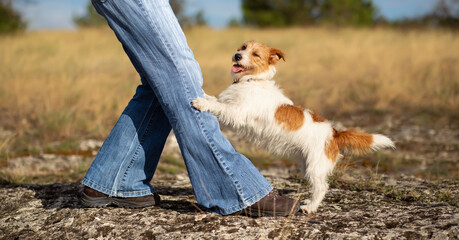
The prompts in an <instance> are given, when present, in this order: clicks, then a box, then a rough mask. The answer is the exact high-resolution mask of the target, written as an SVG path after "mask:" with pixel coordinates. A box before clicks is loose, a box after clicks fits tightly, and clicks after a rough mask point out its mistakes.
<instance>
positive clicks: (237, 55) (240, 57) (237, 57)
mask: <svg viewBox="0 0 459 240" xmlns="http://www.w3.org/2000/svg"><path fill="white" fill-rule="evenodd" d="M241 59H242V55H241V54H240V53H236V54H234V60H235V61H236V62H237V61H239V60H241Z"/></svg>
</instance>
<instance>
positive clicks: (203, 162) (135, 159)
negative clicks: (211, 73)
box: [82, 0, 272, 215]
mask: <svg viewBox="0 0 459 240" xmlns="http://www.w3.org/2000/svg"><path fill="white" fill-rule="evenodd" d="M93 5H94V6H95V8H96V10H97V11H98V12H99V14H101V15H102V16H104V17H105V18H106V19H107V22H108V24H109V25H110V27H111V28H112V29H113V31H114V32H115V34H116V36H117V38H118V40H119V41H120V42H121V43H122V45H123V48H124V50H125V52H126V53H127V55H128V56H129V58H130V60H131V62H132V63H133V65H134V67H135V68H136V70H137V72H138V73H139V75H140V78H141V82H142V84H141V85H139V86H138V87H137V91H136V94H135V95H134V97H133V98H132V100H131V101H130V102H129V104H128V106H127V107H126V109H125V110H124V111H123V113H122V115H121V117H120V118H119V120H118V122H117V123H116V125H115V127H114V128H113V130H112V131H111V133H110V135H109V136H108V138H107V139H106V140H105V142H104V144H103V146H102V148H101V149H100V151H99V153H98V154H97V156H96V158H95V159H94V161H93V163H92V165H91V167H90V168H89V170H88V172H87V174H86V176H85V178H84V179H83V181H82V183H83V184H84V185H86V186H88V187H90V188H93V189H95V190H97V191H100V192H102V193H105V194H107V195H110V196H115V197H139V196H144V195H148V194H152V193H154V192H155V189H154V188H153V187H152V186H151V184H150V181H151V179H152V178H153V174H154V172H155V170H156V166H157V165H158V161H159V157H160V155H161V152H162V150H163V147H164V143H165V141H166V138H167V136H168V134H169V133H170V131H171V128H172V129H173V130H174V133H175V135H176V137H177V140H178V143H179V146H180V150H181V152H182V156H183V159H184V160H185V165H186V168H187V171H188V175H189V177H190V181H191V184H192V186H193V189H194V193H195V195H196V200H197V202H198V204H200V205H201V206H203V207H205V208H207V209H208V210H209V211H213V212H217V213H220V214H223V215H226V214H231V213H234V212H237V211H239V210H241V209H244V208H246V207H248V206H250V205H252V204H254V203H256V202H257V201H258V200H260V199H261V198H263V197H264V196H265V195H266V194H268V193H269V192H270V191H271V190H272V186H271V184H270V183H269V182H268V181H267V180H266V179H265V178H264V177H263V176H262V175H261V174H260V172H259V171H258V170H257V169H256V168H255V167H254V166H253V164H252V163H251V162H250V161H249V160H248V159H247V158H246V157H244V156H243V155H241V154H240V153H237V152H236V151H235V150H234V148H233V147H232V145H231V144H230V143H229V142H228V140H227V139H226V138H225V137H224V136H223V135H222V133H221V131H220V126H219V124H218V121H217V119H216V118H215V117H214V116H212V115H211V114H209V113H207V112H199V111H197V110H195V109H194V108H193V107H192V106H191V101H192V100H193V99H195V98H196V97H198V96H203V94H204V92H203V90H202V88H201V87H202V74H201V70H200V67H199V64H198V63H197V62H196V60H195V59H194V56H193V53H192V52H191V50H190V49H189V47H188V45H187V42H186V38H185V35H184V33H183V32H182V30H181V28H180V25H179V24H178V22H177V19H176V17H175V15H174V13H173V12H172V9H171V7H170V5H169V2H168V1H167V0H136V1H133V0H93ZM114 97H116V96H114Z"/></svg>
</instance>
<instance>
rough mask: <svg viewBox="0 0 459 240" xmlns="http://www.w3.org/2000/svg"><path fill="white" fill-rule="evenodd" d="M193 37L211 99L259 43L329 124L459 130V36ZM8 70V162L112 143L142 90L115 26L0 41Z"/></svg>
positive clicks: (288, 84) (2, 119)
mask: <svg viewBox="0 0 459 240" xmlns="http://www.w3.org/2000/svg"><path fill="white" fill-rule="evenodd" d="M186 34H187V37H188V43H189V45H190V47H191V48H192V50H193V51H194V54H195V57H196V58H197V60H198V61H199V63H200V65H201V67H202V71H203V76H204V89H205V90H206V91H207V92H208V93H210V94H218V93H219V92H220V91H221V90H223V89H224V88H226V87H227V86H228V85H229V84H230V83H231V81H232V80H231V78H230V74H229V70H230V66H231V55H232V54H233V53H234V50H235V49H236V48H237V47H238V46H239V45H240V44H241V43H242V42H244V41H247V40H259V41H262V42H266V43H268V44H269V45H271V46H273V47H276V48H279V49H281V50H282V51H283V52H284V53H285V54H286V62H280V63H279V64H278V74H277V75H276V77H275V79H276V80H278V82H279V84H280V85H281V86H282V87H283V88H284V89H285V93H286V94H287V95H289V96H290V97H291V98H292V99H293V100H294V101H295V102H296V103H297V104H300V105H303V106H304V107H307V108H311V109H315V110H316V111H318V112H320V113H322V114H323V115H325V116H326V117H327V118H331V119H339V118H340V116H344V115H348V114H353V113H361V112H367V113H374V114H392V115H395V116H397V115H407V114H408V115H412V116H419V122H420V123H421V124H429V125H433V126H434V125H443V124H449V125H454V127H455V128H457V126H458V125H457V124H458V123H457V119H458V117H459V77H458V76H459V40H458V34H457V33H454V32H448V31H440V30H435V31H434V30H425V31H396V30H389V29H359V30H355V29H325V28H292V29H270V30H255V29H227V30H212V29H207V28H195V29H191V30H189V31H187V33H186ZM0 69H1V70H0V111H1V114H0V159H6V158H10V157H12V156H17V155H23V154H33V153H36V152H40V151H47V150H54V151H56V150H62V151H65V150H69V149H72V148H73V147H74V145H75V144H76V142H78V140H81V139H87V138H99V139H103V138H104V137H106V136H107V134H108V133H109V131H110V129H111V128H112V126H113V124H114V123H115V121H116V120H117V118H118V116H119V115H120V113H121V112H122V110H123V108H124V106H125V105H126V104H127V102H128V101H129V99H130V98H131V97H132V95H133V94H134V91H135V87H136V85H137V84H139V77H138V75H137V74H136V72H135V70H134V68H133V67H132V66H131V64H130V62H129V59H128V58H127V57H126V55H125V54H124V52H123V50H122V48H121V46H120V44H119V43H118V42H117V40H116V38H115V36H114V35H113V33H112V32H111V31H110V30H109V29H102V30H101V29H86V30H80V31H49V32H47V31H41V32H30V33H26V34H22V35H15V36H3V37H0ZM0 165H1V164H0Z"/></svg>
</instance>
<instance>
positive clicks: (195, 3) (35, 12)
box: [14, 0, 438, 29]
mask: <svg viewBox="0 0 459 240" xmlns="http://www.w3.org/2000/svg"><path fill="white" fill-rule="evenodd" d="M185 1H186V2H187V12H188V13H196V12H197V11H198V10H201V9H202V10H203V11H204V16H205V18H206V20H207V22H208V23H209V25H210V26H212V27H216V28H221V27H225V26H226V24H227V23H228V21H229V20H230V19H231V18H240V17H241V10H240V2H241V1H240V0H185ZM437 1H438V0H373V2H374V3H375V5H376V6H377V7H378V8H379V10H380V13H381V15H383V16H384V17H386V18H388V19H390V20H393V19H399V18H404V17H413V16H417V15H421V14H424V13H426V12H429V11H430V10H431V9H432V8H433V6H434V5H435V4H436V2H437ZM87 2H88V0H34V1H33V3H24V1H18V0H16V1H14V6H15V8H16V9H18V10H19V11H20V12H21V13H23V15H24V17H25V19H26V20H27V21H28V23H29V29H74V28H75V26H74V25H73V22H72V17H73V16H75V15H81V14H84V12H85V6H86V4H87Z"/></svg>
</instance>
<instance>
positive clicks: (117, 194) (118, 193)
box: [81, 177, 156, 197]
mask: <svg viewBox="0 0 459 240" xmlns="http://www.w3.org/2000/svg"><path fill="white" fill-rule="evenodd" d="M81 184H83V185H85V186H87V187H89V188H92V189H94V190H96V191H99V192H101V193H103V194H106V195H108V196H110V197H142V196H147V195H150V194H153V193H155V192H156V190H155V189H154V188H153V187H151V186H150V188H149V189H146V190H136V191H113V190H110V189H108V188H106V187H102V186H100V185H99V184H97V183H95V182H93V181H91V180H90V179H88V178H86V177H85V178H84V179H83V180H82V181H81Z"/></svg>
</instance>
